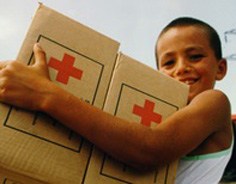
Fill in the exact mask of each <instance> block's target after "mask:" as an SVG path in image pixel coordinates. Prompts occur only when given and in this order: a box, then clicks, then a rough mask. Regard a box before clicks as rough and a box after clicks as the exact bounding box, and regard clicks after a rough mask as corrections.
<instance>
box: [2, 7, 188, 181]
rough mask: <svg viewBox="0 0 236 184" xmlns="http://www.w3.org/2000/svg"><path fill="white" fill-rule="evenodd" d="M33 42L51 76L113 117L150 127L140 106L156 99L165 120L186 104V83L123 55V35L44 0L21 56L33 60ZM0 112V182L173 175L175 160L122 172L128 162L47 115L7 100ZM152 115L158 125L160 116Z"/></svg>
mask: <svg viewBox="0 0 236 184" xmlns="http://www.w3.org/2000/svg"><path fill="white" fill-rule="evenodd" d="M35 42H39V43H40V44H41V45H42V47H43V49H44V50H45V52H46V54H47V62H48V66H49V72H50V77H51V79H52V81H53V82H55V83H56V84H57V85H59V86H60V87H62V88H64V89H65V90H68V91H69V92H70V93H72V94H74V95H75V96H77V97H78V98H81V99H83V100H85V101H86V102H88V103H90V104H91V105H94V106H96V107H98V108H100V109H104V110H105V111H107V112H109V113H111V114H114V115H115V116H119V117H121V118H125V119H128V120H130V121H134V122H140V121H144V122H143V123H144V124H146V125H148V126H151V123H150V121H149V120H147V121H146V120H142V118H141V119H140V116H141V114H139V112H138V111H139V110H137V109H142V107H143V106H146V105H147V106H148V105H149V106H152V108H153V110H155V113H154V114H157V115H155V116H157V117H158V121H160V120H161V119H164V118H166V117H167V116H169V115H170V114H171V113H173V112H175V111H176V110H178V109H179V108H181V107H183V106H184V105H185V104H186V101H187V93H188V88H187V86H186V85H184V84H180V83H179V82H177V81H175V80H173V79H170V78H168V77H166V76H164V75H163V74H161V73H159V72H157V71H155V70H153V69H151V68H149V67H148V66H145V65H144V64H141V63H140V62H138V61H135V60H134V59H131V58H129V57H127V56H125V55H122V54H118V49H119V43H118V42H116V41H114V40H113V39H111V38H108V37H106V36H104V35H102V34H100V33H98V32H96V31H94V30H92V29H90V28H88V27H86V26H84V25H82V24H80V23H78V22H76V21H74V20H71V19H70V18H68V17H66V16H64V15H62V14H60V13H58V12H56V11H54V10H52V9H50V8H48V7H45V6H43V5H42V4H41V5H40V7H39V8H38V10H37V12H36V14H35V16H34V19H33V21H32V24H31V26H30V28H29V31H28V33H27V35H26V38H25V40H24V43H23V45H22V48H21V50H20V52H19V56H18V60H20V61H22V62H25V63H27V64H29V65H30V64H32V63H33V62H34V54H33V52H32V48H33V44H34V43H35ZM117 56H119V57H117ZM65 63H66V66H65ZM65 68H66V69H67V70H64V69H65ZM127 73H129V75H127ZM111 78H112V79H111ZM173 89H175V90H173ZM167 94H168V95H167ZM176 97H178V98H176ZM134 104H136V105H135V109H136V110H137V111H136V110H134V112H133V113H130V112H129V111H128V110H130V108H131V107H132V106H133V105H134ZM154 106H155V107H154ZM61 108H63V107H61ZM65 110H66V109H65ZM0 112H1V116H0V121H1V124H0V132H1V135H0V139H1V141H0V184H1V183H21V184H34V183H35V184H38V183H50V184H51V183H53V184H54V183H55V184H77V183H86V184H93V183H98V184H105V183H109V184H110V183H145V184H146V183H158V184H162V183H168V184H169V183H173V181H174V177H175V172H176V166H177V162H175V163H173V164H171V165H168V166H167V167H163V168H159V170H158V173H157V172H156V171H153V172H150V173H145V174H144V173H137V172H136V171H133V170H132V169H130V168H127V167H126V166H125V168H127V169H126V172H124V171H123V170H122V169H121V168H123V164H121V163H118V162H117V161H114V160H111V159H109V157H108V156H106V155H104V154H103V153H102V152H100V151H98V150H97V149H96V148H95V147H94V146H93V145H91V144H90V143H89V142H87V141H86V140H85V139H83V138H82V137H80V136H79V135H77V134H76V133H74V132H73V131H72V130H69V129H68V128H66V127H64V126H63V125H61V124H60V123H59V122H56V121H55V120H54V119H52V118H51V117H49V116H47V115H46V114H43V113H40V112H36V113H33V112H29V111H25V110H23V109H19V108H15V107H13V106H8V105H4V104H1V105H0ZM135 113H136V115H135ZM152 121H154V123H153V124H154V126H155V124H156V123H155V121H157V120H155V119H154V120H152ZM101 167H102V170H100V169H101ZM104 173H105V174H104Z"/></svg>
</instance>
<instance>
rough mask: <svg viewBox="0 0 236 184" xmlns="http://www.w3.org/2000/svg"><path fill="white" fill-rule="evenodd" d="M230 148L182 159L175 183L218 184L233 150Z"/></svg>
mask: <svg viewBox="0 0 236 184" xmlns="http://www.w3.org/2000/svg"><path fill="white" fill-rule="evenodd" d="M233 144H234V141H232V143H231V146H230V148H228V149H226V150H223V151H220V152H217V153H211V154H205V155H199V156H188V157H184V158H182V159H181V160H180V163H179V166H178V170H177V176H176V181H175V184H218V183H219V182H220V179H221V177H222V175H223V173H224V170H225V168H226V166H227V164H228V162H229V160H230V157H231V154H232V151H233Z"/></svg>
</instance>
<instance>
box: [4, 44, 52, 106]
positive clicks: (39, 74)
mask: <svg viewBox="0 0 236 184" xmlns="http://www.w3.org/2000/svg"><path fill="white" fill-rule="evenodd" d="M33 50H34V54H35V63H34V64H33V65H31V66H28V65H25V64H23V63H21V62H19V61H3V62H0V101H1V102H4V103H7V104H11V105H14V106H18V107H22V108H26V109H29V110H39V109H40V103H41V102H42V101H43V97H44V96H45V95H44V94H45V93H46V90H47V88H48V86H49V85H50V83H51V81H50V78H49V72H48V67H47V63H46V58H45V52H44V51H43V50H42V49H41V47H40V46H39V45H38V44H35V45H34V48H33Z"/></svg>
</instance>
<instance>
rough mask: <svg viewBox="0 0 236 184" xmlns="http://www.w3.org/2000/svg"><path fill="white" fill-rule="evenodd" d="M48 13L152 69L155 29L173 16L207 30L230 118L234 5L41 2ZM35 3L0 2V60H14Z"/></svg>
mask: <svg viewBox="0 0 236 184" xmlns="http://www.w3.org/2000/svg"><path fill="white" fill-rule="evenodd" d="M40 2H42V3H43V4H44V5H46V6H48V7H51V8H53V9H55V10H57V11H59V12H61V13H63V14H65V15H67V16H69V17H71V18H73V19H75V20H77V21H79V22H81V23H83V24H85V25H87V26H89V27H91V28H93V29H95V30H97V31H98V32H100V33H102V34H105V35H107V36H109V37H111V38H113V39H115V40H117V41H118V42H120V43H121V46H120V51H122V52H123V53H125V54H127V55H129V56H131V57H133V58H135V59H137V60H139V61H141V62H143V63H145V64H147V65H149V66H151V67H152V68H155V58H154V45H155V41H156V38H157V35H158V34H159V32H160V31H161V29H162V28H163V27H164V26H165V25H166V24H167V23H168V22H169V21H171V20H172V19H174V18H176V17H179V16H192V17H195V18H199V19H202V20H204V21H206V22H208V23H209V24H211V25H212V26H213V27H214V28H215V29H216V30H217V31H218V33H219V35H220V37H221V40H222V44H223V52H224V56H225V57H227V58H228V74H227V77H226V78H225V79H224V80H223V81H222V82H218V83H217V85H216V88H218V89H221V90H223V91H224V92H225V93H226V94H227V95H228V97H229V99H230V101H231V104H232V111H233V113H234V114H236V94H235V93H236V81H235V78H236V19H235V12H236V6H235V1H234V0H227V1H225V0H217V1H215V0H198V1H189V0H175V1H173V0H165V1H157V0H146V1H143V0H99V1H98V0H41V1H40ZM37 7H38V1H36V0H24V1H19V0H8V1H4V0H0V32H1V34H0V60H7V59H13V58H15V57H16V55H17V52H18V51H19V49H20V46H21V43H22V41H23V39H24V36H25V34H26V31H27V29H28V27H29V25H30V23H31V19H32V17H33V15H34V13H35V11H36V9H37Z"/></svg>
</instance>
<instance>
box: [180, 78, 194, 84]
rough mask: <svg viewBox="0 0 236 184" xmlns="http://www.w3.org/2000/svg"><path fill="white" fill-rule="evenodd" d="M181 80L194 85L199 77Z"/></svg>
mask: <svg viewBox="0 0 236 184" xmlns="http://www.w3.org/2000/svg"><path fill="white" fill-rule="evenodd" d="M179 81H181V82H183V83H185V84H187V85H193V84H195V83H196V82H197V81H198V79H197V78H185V79H179Z"/></svg>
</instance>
